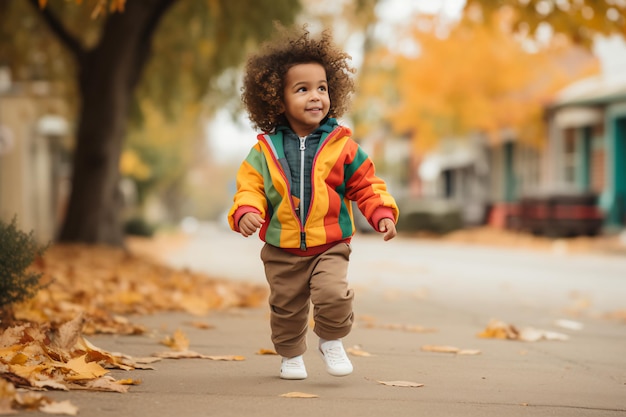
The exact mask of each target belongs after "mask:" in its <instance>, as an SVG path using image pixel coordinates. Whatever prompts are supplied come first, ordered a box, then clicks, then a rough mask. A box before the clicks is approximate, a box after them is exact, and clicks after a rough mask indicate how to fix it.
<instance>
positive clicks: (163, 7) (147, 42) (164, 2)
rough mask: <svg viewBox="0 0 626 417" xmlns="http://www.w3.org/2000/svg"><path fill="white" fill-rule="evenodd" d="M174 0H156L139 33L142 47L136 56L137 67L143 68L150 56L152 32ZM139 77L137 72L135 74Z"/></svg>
mask: <svg viewBox="0 0 626 417" xmlns="http://www.w3.org/2000/svg"><path fill="white" fill-rule="evenodd" d="M174 2H175V0H158V1H157V5H156V6H155V7H154V10H153V13H152V15H151V16H150V19H149V20H148V23H147V24H146V26H145V28H144V30H143V33H142V34H141V39H142V42H140V45H142V46H143V48H142V49H141V50H139V51H137V52H138V54H137V56H136V60H137V62H138V64H139V65H138V66H137V68H143V67H144V66H145V64H146V61H147V60H148V58H149V57H150V52H151V47H152V38H153V36H154V32H155V31H156V29H157V27H158V25H159V23H160V22H161V19H162V18H163V15H164V14H165V13H166V12H167V11H168V10H169V8H170V7H171V6H172V5H173V4H174ZM137 77H139V74H137Z"/></svg>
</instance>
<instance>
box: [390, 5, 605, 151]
mask: <svg viewBox="0 0 626 417" xmlns="http://www.w3.org/2000/svg"><path fill="white" fill-rule="evenodd" d="M509 17H510V15H505V16H503V15H501V16H500V20H499V21H497V24H494V25H489V24H480V25H477V24H472V23H468V22H465V23H462V24H459V25H456V26H455V27H453V28H452V29H451V30H450V32H449V33H448V34H447V36H445V37H442V36H440V35H438V34H436V33H433V32H431V31H421V30H418V29H415V30H414V31H413V40H414V41H415V42H416V44H417V45H419V50H420V53H419V55H417V56H403V55H401V54H396V55H395V56H388V57H387V59H388V60H390V59H391V60H393V62H394V63H395V66H394V67H393V71H394V77H393V80H394V81H395V91H397V95H398V96H397V101H396V104H395V105H394V106H392V108H391V110H390V111H389V114H388V120H389V121H390V122H391V124H392V126H393V127H394V130H395V131H396V132H398V133H400V134H405V133H409V134H410V135H412V137H413V143H414V145H415V150H416V151H417V152H418V153H423V152H424V151H426V150H428V149H430V148H432V147H433V146H434V144H435V143H436V142H437V141H438V140H440V139H441V138H454V137H462V136H465V135H468V134H470V133H473V132H477V133H481V134H483V135H485V136H486V137H488V138H490V139H492V140H498V139H499V138H500V137H501V135H502V134H507V135H511V134H513V135H515V137H517V138H519V139H520V140H522V141H526V142H527V143H532V142H535V143H536V141H537V140H538V139H539V138H540V137H541V126H542V125H541V124H542V118H541V115H542V106H543V104H544V103H545V102H546V101H547V100H548V98H549V97H550V96H551V94H554V92H555V91H557V90H558V89H560V88H562V87H564V86H565V85H566V84H568V83H570V82H572V81H573V80H575V79H577V78H580V77H581V76H588V75H590V74H592V73H595V72H597V70H598V65H597V62H596V61H595V60H593V59H591V58H590V55H589V54H588V53H585V52H583V51H580V50H577V49H576V48H572V46H571V44H570V43H569V42H568V41H567V40H565V39H561V40H560V41H559V42H554V43H553V44H552V45H551V46H550V47H549V48H548V47H547V48H545V49H543V50H541V51H539V52H533V53H531V52H529V51H527V50H526V49H525V48H524V46H523V45H522V44H521V43H520V42H518V41H517V40H516V39H515V38H514V37H513V36H512V35H511V33H509V30H508V28H509V25H508V22H507V19H508V18H509ZM421 19H427V18H424V17H422V18H421ZM416 27H422V28H423V27H427V25H426V24H424V23H420V24H419V25H416ZM380 61H381V62H383V61H384V59H380ZM572 62H573V63H574V65H571V63H572Z"/></svg>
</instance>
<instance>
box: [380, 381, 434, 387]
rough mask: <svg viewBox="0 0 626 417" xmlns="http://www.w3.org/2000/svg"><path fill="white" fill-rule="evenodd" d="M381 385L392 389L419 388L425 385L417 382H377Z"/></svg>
mask: <svg viewBox="0 0 626 417" xmlns="http://www.w3.org/2000/svg"><path fill="white" fill-rule="evenodd" d="M377 382H378V383H379V384H383V385H389V386H392V387H408V388H419V387H423V386H424V384H419V383H417V382H411V381H377Z"/></svg>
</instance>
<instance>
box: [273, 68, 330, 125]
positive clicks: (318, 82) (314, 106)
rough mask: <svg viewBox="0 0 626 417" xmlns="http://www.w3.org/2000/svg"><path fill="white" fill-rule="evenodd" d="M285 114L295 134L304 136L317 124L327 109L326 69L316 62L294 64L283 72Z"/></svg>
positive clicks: (328, 105)
mask: <svg viewBox="0 0 626 417" xmlns="http://www.w3.org/2000/svg"><path fill="white" fill-rule="evenodd" d="M283 105H284V111H285V117H286V118H287V121H288V122H289V124H290V125H291V128H292V129H293V131H294V132H295V133H296V134H297V135H298V136H306V135H308V134H309V133H311V132H313V131H314V130H315V129H317V128H318V127H319V125H320V122H321V121H322V119H324V117H326V115H327V114H328V111H329V110H330V97H329V96H328V82H327V81H326V70H325V69H324V67H323V66H321V65H320V64H318V63H308V64H297V65H294V66H293V67H291V68H289V70H288V71H287V74H286V75H285V90H284V91H283Z"/></svg>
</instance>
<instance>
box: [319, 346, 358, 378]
mask: <svg viewBox="0 0 626 417" xmlns="http://www.w3.org/2000/svg"><path fill="white" fill-rule="evenodd" d="M319 351H320V355H322V358H323V359H324V362H326V371H327V372H328V373H329V374H331V375H332V376H346V375H350V374H351V373H352V369H353V368H352V362H350V359H348V355H346V351H345V350H344V349H343V343H341V340H327V341H324V342H322V341H321V340H320V349H319Z"/></svg>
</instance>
